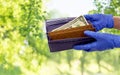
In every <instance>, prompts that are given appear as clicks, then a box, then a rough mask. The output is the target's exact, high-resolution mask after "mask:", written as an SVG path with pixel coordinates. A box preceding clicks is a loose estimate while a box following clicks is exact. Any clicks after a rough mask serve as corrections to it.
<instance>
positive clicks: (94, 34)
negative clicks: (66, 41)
mask: <svg viewBox="0 0 120 75" xmlns="http://www.w3.org/2000/svg"><path fill="white" fill-rule="evenodd" d="M84 34H85V35H86V36H89V37H92V38H94V39H96V40H97V39H99V38H101V37H100V36H101V35H100V34H99V33H98V32H93V31H85V32H84Z"/></svg>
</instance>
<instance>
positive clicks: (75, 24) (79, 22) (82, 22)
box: [53, 15, 88, 31]
mask: <svg viewBox="0 0 120 75" xmlns="http://www.w3.org/2000/svg"><path fill="white" fill-rule="evenodd" d="M85 25H88V22H87V20H86V19H85V17H84V16H83V15H81V16H79V17H77V18H75V19H73V20H72V21H70V22H68V23H66V24H64V25H62V26H60V27H58V28H56V29H54V30H53V31H59V30H64V29H68V28H74V27H79V26H85Z"/></svg>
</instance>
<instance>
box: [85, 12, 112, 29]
mask: <svg viewBox="0 0 120 75" xmlns="http://www.w3.org/2000/svg"><path fill="white" fill-rule="evenodd" d="M84 17H85V18H86V20H87V21H89V22H90V23H91V24H92V25H93V27H95V29H96V31H99V30H101V29H103V28H113V26H114V20H113V16H112V15H111V14H91V15H84Z"/></svg>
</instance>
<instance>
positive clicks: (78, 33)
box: [46, 17, 96, 52]
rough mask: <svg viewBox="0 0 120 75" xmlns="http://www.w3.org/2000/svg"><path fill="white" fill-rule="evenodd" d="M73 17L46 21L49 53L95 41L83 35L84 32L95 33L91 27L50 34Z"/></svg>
mask: <svg viewBox="0 0 120 75" xmlns="http://www.w3.org/2000/svg"><path fill="white" fill-rule="evenodd" d="M74 18H75V17H67V18H57V19H52V20H47V21H46V31H47V33H46V34H47V39H48V45H49V48H50V52H57V51H64V50H69V49H72V48H73V46H74V45H80V44H81V45H83V44H87V43H91V42H94V41H96V40H95V39H93V38H91V37H87V36H85V35H84V31H85V30H91V31H95V29H94V28H93V27H92V26H91V25H87V26H81V27H76V28H70V29H65V30H60V31H54V32H51V31H52V30H53V29H55V28H58V27H60V26H62V25H64V24H65V23H68V22H69V21H71V20H73V19H74Z"/></svg>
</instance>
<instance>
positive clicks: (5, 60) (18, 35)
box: [0, 0, 120, 75]
mask: <svg viewBox="0 0 120 75" xmlns="http://www.w3.org/2000/svg"><path fill="white" fill-rule="evenodd" d="M49 1H50V0H0V75H120V50H119V49H113V50H109V51H102V52H89V53H87V52H84V51H76V50H67V51H62V52H55V53H50V51H49V47H48V44H47V39H46V34H45V32H44V26H45V24H44V22H45V20H47V19H51V18H53V16H55V15H57V16H59V17H66V16H67V15H65V14H63V15H61V14H59V12H57V11H56V10H52V11H48V10H47V8H46V6H45V3H47V2H49ZM93 4H94V5H95V7H96V9H94V10H90V11H89V12H88V13H89V14H93V13H105V14H113V15H114V16H119V15H120V0H94V1H93ZM86 5H87V4H86ZM101 32H107V33H111V34H118V35H119V34H120V31H119V30H116V29H103V30H102V31H101Z"/></svg>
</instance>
